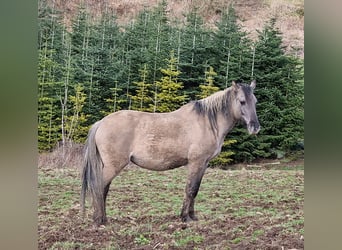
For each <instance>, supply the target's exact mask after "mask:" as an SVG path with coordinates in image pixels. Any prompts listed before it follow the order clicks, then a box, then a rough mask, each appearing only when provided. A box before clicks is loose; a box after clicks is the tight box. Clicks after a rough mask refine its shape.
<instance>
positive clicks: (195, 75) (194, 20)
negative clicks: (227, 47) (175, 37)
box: [179, 7, 214, 99]
mask: <svg viewBox="0 0 342 250" xmlns="http://www.w3.org/2000/svg"><path fill="white" fill-rule="evenodd" d="M180 29H181V31H180V32H181V33H180V34H181V36H180V48H179V50H180V51H179V69H180V71H181V72H182V74H181V75H180V76H179V78H180V80H181V81H182V82H183V84H184V89H185V90H186V92H187V93H188V95H189V97H190V98H191V99H195V96H196V94H197V92H198V85H199V83H200V82H202V81H203V79H204V77H203V71H204V70H205V68H206V67H207V66H208V62H209V61H210V60H211V58H212V53H211V52H212V47H213V46H214V45H213V43H211V41H212V36H211V34H212V33H211V32H210V31H209V30H208V29H207V28H206V27H205V26H204V21H203V18H202V17H201V16H200V15H199V14H198V9H197V8H196V7H193V8H192V9H191V10H190V12H189V13H187V15H186V23H185V25H184V27H181V28H180Z"/></svg>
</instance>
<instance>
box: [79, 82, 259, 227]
mask: <svg viewBox="0 0 342 250" xmlns="http://www.w3.org/2000/svg"><path fill="white" fill-rule="evenodd" d="M255 87H256V82H255V80H254V81H252V82H251V83H250V85H248V84H245V83H236V82H235V81H233V82H232V85H231V86H230V87H229V88H226V89H224V90H221V91H219V92H216V93H214V94H212V95H210V96H208V97H206V98H204V99H200V100H196V101H191V102H189V103H187V104H185V105H183V106H181V107H180V108H179V109H177V110H175V111H172V112H167V113H148V112H141V111H134V110H121V111H118V112H114V113H111V114H109V115H108V116H106V117H104V118H103V119H102V120H100V121H97V122H96V123H94V124H93V125H92V127H91V128H90V130H89V133H88V137H87V140H86V144H85V150H84V151H85V153H84V163H83V170H82V177H81V178H82V190H81V207H82V211H83V214H84V212H85V199H86V195H87V194H88V193H89V194H90V196H91V198H92V206H93V208H94V212H93V220H94V223H95V225H97V226H100V225H104V224H106V222H107V217H106V198H107V194H108V190H109V186H110V184H111V182H112V180H113V179H114V177H115V176H117V175H118V174H119V173H120V171H121V170H122V169H123V168H125V167H126V166H128V165H130V164H134V165H136V166H139V167H141V168H144V169H148V170H155V171H166V170H171V169H174V168H178V167H182V166H185V167H187V170H188V171H187V172H188V176H187V182H186V187H185V196H184V201H183V207H182V209H181V214H180V217H181V220H182V221H183V222H190V221H195V220H197V217H196V216H195V209H194V204H195V198H196V196H197V193H198V190H199V187H200V184H201V181H202V177H203V175H204V172H205V170H206V168H207V166H208V163H209V161H210V160H211V159H213V158H214V157H215V156H217V155H218V154H219V153H220V152H221V147H222V144H223V141H224V138H225V137H226V135H227V134H228V132H229V131H230V130H231V129H232V128H233V127H234V126H235V125H236V124H237V122H238V121H242V122H244V123H245V124H246V125H247V130H248V132H249V134H257V133H258V132H259V130H260V124H259V121H258V117H257V114H256V102H257V99H256V97H255V96H254V93H253V90H254V88H255Z"/></svg>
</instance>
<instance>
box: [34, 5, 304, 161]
mask: <svg viewBox="0 0 342 250" xmlns="http://www.w3.org/2000/svg"><path fill="white" fill-rule="evenodd" d="M166 7H167V2H166V1H160V2H159V4H158V5H157V6H156V7H155V8H151V9H147V8H145V9H144V10H142V11H141V13H140V14H139V15H138V17H137V18H136V19H135V20H133V21H132V22H131V23H129V24H127V25H123V26H122V27H119V26H118V24H117V21H116V17H115V15H114V14H113V13H111V12H110V11H108V10H107V11H105V12H104V13H103V14H102V16H101V17H100V18H97V19H94V18H93V17H92V16H91V15H90V14H89V13H88V10H87V9H86V8H85V7H80V8H79V12H78V14H77V15H76V16H75V18H74V20H72V23H71V26H70V27H66V25H65V23H64V22H63V21H62V18H63V16H62V14H61V13H59V12H58V11H57V10H56V9H54V8H49V7H47V6H44V5H40V8H39V10H38V11H39V12H38V20H39V21H38V27H39V30H38V46H37V49H38V52H39V57H38V86H39V87H38V93H37V94H38V141H39V144H38V146H39V150H41V151H44V150H51V149H52V148H53V147H54V146H55V145H56V143H57V142H58V141H60V140H62V141H63V142H64V141H65V140H66V139H71V140H75V141H78V142H82V141H84V140H85V137H86V131H87V129H88V127H89V126H90V125H91V124H93V123H94V122H95V121H97V120H99V119H101V118H102V117H103V116H104V115H106V114H109V113H111V112H115V111H118V110H121V109H135V110H144V111H150V112H169V111H172V110H175V109H177V108H179V107H180V106H181V105H183V104H184V103H185V102H187V101H188V99H190V100H191V99H198V98H203V97H206V96H208V95H210V94H211V93H214V92H216V91H218V90H219V89H223V88H225V87H228V86H229V85H230V82H231V81H232V80H236V81H237V80H239V79H241V80H244V82H250V81H251V80H252V79H256V81H257V88H256V90H255V95H256V97H257V99H258V104H257V113H258V116H259V121H260V124H261V131H260V133H259V134H258V135H257V136H249V135H248V134H247V133H246V129H245V128H244V127H243V126H241V125H239V126H238V127H237V128H235V129H234V130H233V131H232V132H231V133H230V134H229V135H228V136H229V139H230V140H232V141H229V140H228V141H227V142H225V144H224V146H223V149H222V153H221V155H220V156H219V158H217V160H218V161H219V162H222V163H224V164H226V163H229V162H230V161H229V160H228V159H233V160H234V161H235V162H250V161H252V160H254V159H256V158H264V157H266V158H269V157H281V155H286V154H287V153H290V152H292V151H293V150H296V148H298V143H302V142H303V140H304V135H303V134H304V126H303V121H304V94H303V93H304V81H303V75H304V68H303V61H301V60H299V59H298V58H296V57H293V56H291V55H286V54H285V53H284V50H283V47H282V37H281V33H280V32H279V31H278V30H277V29H276V26H275V23H276V19H272V20H270V22H268V23H266V24H265V27H264V28H263V30H261V31H259V37H258V39H257V40H256V41H255V43H254V44H253V43H252V41H251V40H250V39H248V38H247V34H246V33H245V32H243V29H242V27H241V26H240V25H239V24H238V17H237V15H236V13H235V10H234V8H233V6H232V5H230V6H229V7H228V8H227V9H225V10H223V11H222V12H221V13H222V15H221V18H220V20H219V21H218V22H217V23H216V28H215V29H209V28H208V27H207V26H206V25H205V22H204V20H203V18H202V17H201V16H200V15H199V14H198V10H197V9H196V7H193V8H192V9H190V11H189V12H188V13H185V15H186V17H187V18H186V22H185V23H182V24H181V23H179V22H177V20H171V19H170V16H169V15H168V14H167V8H166ZM170 52H171V53H170ZM214 69H215V71H216V72H215V71H214ZM214 83H215V84H214ZM233 141H237V143H232V142H233ZM232 152H234V154H232ZM220 157H222V158H220ZM218 164H219V163H218Z"/></svg>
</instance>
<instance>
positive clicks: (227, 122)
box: [217, 114, 236, 141]
mask: <svg viewBox="0 0 342 250" xmlns="http://www.w3.org/2000/svg"><path fill="white" fill-rule="evenodd" d="M235 124H236V120H235V119H234V118H233V116H232V115H231V116H230V117H229V118H227V117H225V116H224V115H223V114H221V115H219V116H218V123H217V127H218V129H217V139H218V140H220V141H223V140H224V138H225V137H226V135H227V134H228V133H229V131H231V130H232V129H233V128H234V126H235Z"/></svg>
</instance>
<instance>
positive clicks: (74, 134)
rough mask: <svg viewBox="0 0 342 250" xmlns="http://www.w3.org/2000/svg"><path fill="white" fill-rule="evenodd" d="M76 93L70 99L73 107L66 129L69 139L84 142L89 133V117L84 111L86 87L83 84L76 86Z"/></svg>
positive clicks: (67, 117) (67, 119)
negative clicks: (87, 123) (87, 122)
mask: <svg viewBox="0 0 342 250" xmlns="http://www.w3.org/2000/svg"><path fill="white" fill-rule="evenodd" d="M74 88H75V95H74V96H73V95H70V96H69V100H70V103H71V105H72V106H71V109H70V111H69V114H70V115H68V116H66V117H65V118H66V119H65V120H66V122H65V130H66V133H67V140H68V141H74V142H84V141H85V138H86V136H87V133H88V129H89V128H88V126H87V125H85V124H86V121H87V118H86V115H85V114H84V113H83V112H82V111H83V106H84V104H85V99H86V95H85V93H84V87H83V86H82V85H81V84H77V85H75V86H74Z"/></svg>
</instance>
